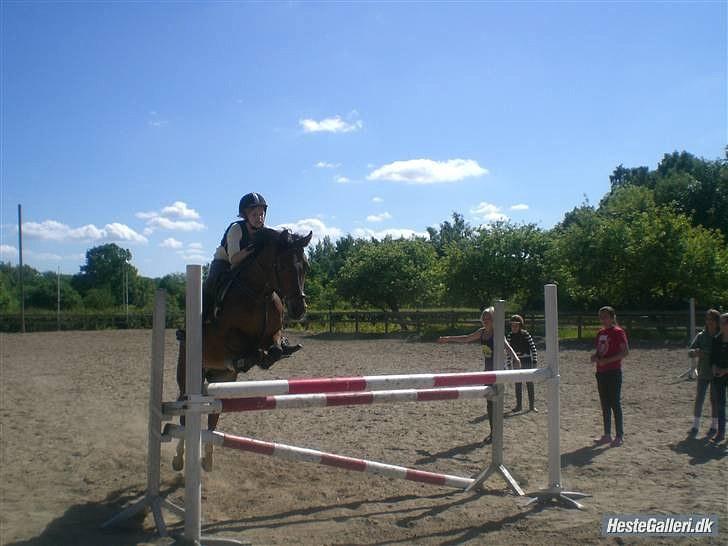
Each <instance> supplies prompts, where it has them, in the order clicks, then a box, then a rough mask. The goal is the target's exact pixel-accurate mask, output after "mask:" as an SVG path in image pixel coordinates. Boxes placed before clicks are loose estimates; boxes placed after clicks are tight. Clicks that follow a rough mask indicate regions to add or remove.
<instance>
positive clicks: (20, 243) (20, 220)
mask: <svg viewBox="0 0 728 546" xmlns="http://www.w3.org/2000/svg"><path fill="white" fill-rule="evenodd" d="M18 266H19V267H18V272H19V275H20V332H21V333H25V287H24V286H23V207H22V205H20V204H18Z"/></svg>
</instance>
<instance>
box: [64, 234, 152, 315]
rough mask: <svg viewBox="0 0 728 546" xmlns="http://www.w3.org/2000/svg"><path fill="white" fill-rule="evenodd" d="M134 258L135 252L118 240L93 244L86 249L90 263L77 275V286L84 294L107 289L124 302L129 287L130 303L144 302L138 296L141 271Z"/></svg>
mask: <svg viewBox="0 0 728 546" xmlns="http://www.w3.org/2000/svg"><path fill="white" fill-rule="evenodd" d="M130 261H131V252H130V251H129V250H127V249H124V248H121V247H119V246H118V245H116V244H114V243H110V244H106V245H101V246H97V247H94V248H91V249H89V250H88V251H87V252H86V264H85V265H82V266H81V272H80V273H79V274H78V275H75V276H74V278H73V286H74V288H76V290H78V291H79V292H80V293H81V294H82V295H85V294H87V292H88V291H89V290H91V289H94V288H96V289H100V290H105V291H106V292H108V293H109V294H110V295H111V297H112V300H113V304H116V305H121V304H122V303H124V297H125V289H128V290H129V296H130V297H129V303H130V304H132V305H136V304H137V303H141V305H144V302H143V301H142V302H138V301H137V300H136V299H135V298H136V297H137V296H138V295H139V294H138V293H136V292H135V290H134V288H135V286H136V285H137V281H138V278H139V273H138V272H137V269H136V268H135V267H134V266H133V265H131V264H130V263H129V262H130ZM125 275H126V279H125Z"/></svg>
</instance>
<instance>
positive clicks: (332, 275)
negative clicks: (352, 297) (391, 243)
mask: <svg viewBox="0 0 728 546" xmlns="http://www.w3.org/2000/svg"><path fill="white" fill-rule="evenodd" d="M363 244H366V243H365V242H364V241H362V240H361V239H354V238H353V237H352V236H351V235H347V236H346V237H342V238H340V239H338V240H337V241H336V242H335V243H334V242H333V241H332V240H331V238H330V237H328V236H326V237H324V238H323V239H322V240H321V241H319V242H318V243H316V244H315V245H314V246H312V247H310V249H309V251H308V262H309V267H310V269H309V273H308V275H307V276H306V294H308V299H309V302H310V303H311V305H312V307H314V308H319V309H328V308H333V307H337V306H339V305H342V304H343V301H342V297H341V295H340V293H339V292H338V291H337V290H336V279H337V278H338V276H339V271H340V270H341V267H342V266H343V265H344V263H345V262H346V259H347V258H348V257H349V255H351V254H352V252H354V251H355V249H356V248H357V247H359V246H361V245H363Z"/></svg>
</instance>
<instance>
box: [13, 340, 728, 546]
mask: <svg viewBox="0 0 728 546" xmlns="http://www.w3.org/2000/svg"><path fill="white" fill-rule="evenodd" d="M291 338H292V341H294V342H298V341H300V342H301V343H303V344H304V350H303V351H301V352H299V353H298V354H296V355H295V356H294V357H293V358H290V359H288V360H287V361H283V362H281V363H279V364H276V366H274V367H273V368H272V369H271V370H268V371H263V370H258V369H256V370H254V371H252V372H251V373H249V374H247V375H246V376H241V379H275V378H291V377H317V376H318V377H328V376H334V375H365V374H366V375H372V374H389V373H426V372H449V371H453V372H454V371H475V370H478V369H480V367H481V361H480V359H479V354H480V351H479V347H477V346H475V345H437V344H435V343H421V342H412V341H406V340H402V339H377V338H370V339H362V338H358V339H346V338H344V337H341V336H339V337H333V338H330V337H328V336H322V335H320V336H313V335H292V336H291ZM0 345H1V354H0V358H1V363H0V364H1V370H2V376H1V378H0V386H1V388H2V391H1V394H2V400H1V405H2V430H1V436H0V441H1V443H2V461H1V465H2V470H1V472H2V476H1V482H2V485H1V487H2V499H1V507H0V508H1V509H0V518H1V519H0V526H1V529H0V545H2V546H10V545H13V546H20V545H38V546H40V545H42V546H46V545H47V546H63V545H74V546H122V545H125V546H126V545H133V544H137V545H144V544H147V545H149V544H151V545H155V546H158V545H168V544H176V543H182V541H181V540H178V541H177V542H175V540H174V539H172V538H167V539H160V538H158V537H157V536H156V534H155V531H154V522H153V520H152V517H151V516H150V515H147V516H146V518H141V517H140V518H137V519H135V520H133V521H130V522H126V523H125V524H124V525H123V526H120V527H118V528H113V529H103V530H102V529H100V525H101V523H102V522H104V521H105V520H107V519H108V518H110V517H111V516H113V515H114V514H116V513H117V512H118V511H119V510H120V509H121V508H122V507H123V506H125V505H126V504H128V503H129V502H131V501H133V500H135V499H136V498H138V496H139V495H140V494H141V493H143V490H144V488H145V485H146V438H147V432H146V423H147V397H148V380H149V360H150V347H151V331H142V330H132V331H101V332H63V333H37V334H25V335H20V334H2V335H0ZM176 355H177V345H176V341H175V339H174V332H173V331H172V330H168V331H167V343H166V359H165V360H166V369H165V396H164V399H165V400H171V399H173V398H174V397H175V396H176V386H175V384H174V368H175V364H176ZM560 363H561V376H562V389H561V409H562V416H561V428H562V433H561V452H562V454H563V455H562V465H563V471H562V472H563V480H564V485H565V486H566V487H567V488H568V489H571V490H575V491H581V492H585V493H590V494H591V495H593V496H592V497H591V498H586V499H584V500H583V502H584V504H585V508H586V509H585V510H583V511H576V510H568V509H565V508H560V507H557V506H556V505H552V506H546V507H544V506H539V505H529V506H526V505H525V501H524V499H522V498H518V497H515V496H513V495H512V494H511V493H509V492H508V490H507V489H506V487H505V483H504V482H503V481H502V480H501V479H500V478H499V477H497V476H495V477H491V478H490V479H489V481H488V482H486V484H485V485H486V489H485V491H482V492H478V493H474V494H464V493H462V492H458V491H454V490H452V489H445V488H439V487H435V486H428V485H425V484H417V483H412V482H406V481H401V480H391V479H387V478H382V477H379V476H372V475H369V474H360V473H353V472H346V471H343V470H338V469H333V468H326V467H322V466H318V465H313V464H309V463H294V462H287V461H282V460H280V459H272V458H267V457H262V456H257V455H253V454H249V453H240V452H237V451H228V450H222V449H217V450H216V452H215V465H216V466H215V470H214V471H213V472H212V473H210V474H204V475H203V504H202V509H203V533H205V534H211V535H214V536H219V537H234V538H238V539H240V540H247V541H250V542H251V543H253V544H266V545H278V544H306V545H324V544H337V545H345V544H346V545H353V544H366V545H384V544H405V545H406V544H441V545H450V544H507V545H515V544H519V545H520V544H597V543H607V544H610V543H611V544H625V543H634V542H637V543H644V544H674V543H676V542H678V541H679V542H680V543H681V544H725V543H726V536H728V454H727V453H726V449H725V447H724V446H721V447H720V448H713V447H710V446H708V444H707V442H705V441H704V440H703V435H704V433H705V431H706V429H707V426H706V425H707V423H706V420H705V419H704V420H703V428H702V430H701V434H700V436H699V437H698V438H697V439H693V440H690V439H687V438H686V432H687V430H688V428H689V427H690V423H691V418H690V416H691V414H692V403H693V399H694V389H695V383H694V382H691V381H684V380H679V379H678V376H679V375H680V373H681V372H682V371H684V370H685V369H686V368H687V358H686V350H685V349H684V348H675V347H665V348H662V347H658V346H656V345H654V344H653V345H651V346H639V345H637V346H634V347H633V350H632V353H631V354H630V356H629V358H628V359H627V360H626V362H625V380H624V386H623V404H624V411H625V444H624V445H623V446H622V447H619V448H601V447H600V448H594V447H592V439H593V438H594V437H595V436H597V435H599V434H600V433H601V416H600V411H599V402H598V395H597V391H596V385H595V380H594V375H593V367H592V365H591V364H589V359H588V347H587V346H583V345H582V346H580V347H576V346H571V345H568V344H564V346H562V350H561V353H560ZM524 391H525V389H524ZM524 395H525V392H524ZM514 403H515V402H514V395H513V390H512V387H511V388H509V390H508V391H507V395H506V402H505V407H506V410H509V409H510V408H511V407H512V406H513V405H514ZM536 403H537V407H538V408H539V409H540V412H539V413H522V414H516V415H513V416H512V415H510V414H509V415H507V418H506V419H505V453H504V457H505V461H506V465H507V466H508V467H509V469H510V470H511V472H512V474H513V475H514V477H515V478H516V479H517V480H518V481H519V483H520V484H521V486H522V487H523V489H524V490H526V491H534V490H538V489H540V488H542V487H544V486H545V485H546V481H547V469H546V465H547V461H546V420H547V414H546V403H545V399H544V386H543V385H541V386H539V385H537V386H536ZM484 408H485V401H484V400H477V401H467V400H466V401H457V400H455V401H448V402H434V403H427V404H425V403H410V404H400V405H375V406H354V407H350V408H320V409H315V410H290V411H285V412H283V411H277V412H248V413H245V414H227V415H223V417H222V419H221V421H220V427H219V428H220V430H221V431H225V432H230V433H233V434H239V435H247V436H253V437H255V438H260V439H262V440H269V441H276V442H281V443H288V444H292V445H297V446H302V447H309V448H313V449H320V450H323V451H330V452H334V453H339V454H342V455H350V456H353V457H363V458H367V459H373V460H377V461H383V462H388V463H392V464H398V465H403V466H417V467H420V468H422V469H425V470H430V471H434V472H442V473H448V474H457V475H462V476H471V475H474V474H477V473H478V472H479V471H480V470H482V469H483V468H484V467H485V465H486V464H487V462H488V461H489V460H490V446H489V445H485V444H483V442H482V441H483V438H484V436H485V435H486V434H487V426H488V425H487V421H485V420H484V419H483V415H484ZM706 409H707V403H706ZM173 449H174V448H173V446H172V445H171V444H164V445H163V452H162V459H163V467H162V488H163V491H164V492H165V493H168V494H169V496H170V499H171V500H173V501H174V502H176V503H178V504H181V503H182V502H183V494H184V484H183V481H182V478H181V474H179V473H176V472H174V471H172V469H171V465H170V461H171V458H172V454H173ZM608 513H617V514H717V515H718V516H719V518H720V529H719V532H720V534H719V536H717V537H712V538H711V537H709V538H701V539H697V538H690V539H678V540H676V539H674V538H655V537H650V538H648V539H647V538H645V539H635V540H632V539H630V540H625V539H620V538H609V539H605V538H602V537H601V536H600V524H601V518H602V515H604V514H608ZM166 519H167V523H168V525H169V526H170V530H171V531H172V532H173V533H180V532H181V530H182V524H181V522H180V520H179V519H178V518H176V517H175V516H173V515H171V514H169V513H166Z"/></svg>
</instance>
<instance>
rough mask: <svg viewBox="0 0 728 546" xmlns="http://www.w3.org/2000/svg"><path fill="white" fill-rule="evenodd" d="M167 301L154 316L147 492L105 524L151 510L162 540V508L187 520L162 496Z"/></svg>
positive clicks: (157, 299)
mask: <svg viewBox="0 0 728 546" xmlns="http://www.w3.org/2000/svg"><path fill="white" fill-rule="evenodd" d="M165 313H166V301H165V292H164V290H157V291H156V293H155V295H154V314H153V315H152V365H151V375H150V379H149V434H148V437H147V492H146V494H145V495H144V496H143V497H142V498H141V499H139V500H138V501H137V502H135V503H134V504H132V505H131V506H128V507H127V508H125V509H124V510H122V511H121V512H119V513H118V514H117V515H116V516H114V517H113V518H111V519H110V520H108V521H106V522H105V523H103V524H102V527H108V526H110V525H114V524H116V523H119V522H121V521H124V520H127V519H129V518H131V517H133V516H134V515H136V514H137V513H139V512H141V511H142V510H144V509H145V508H147V507H149V509H150V510H151V511H152V514H153V516H154V524H155V525H156V527H157V532H158V533H159V536H162V537H165V536H167V526H166V525H165V523H164V517H163V515H162V508H167V509H168V510H170V511H171V512H173V513H175V514H177V515H178V516H184V509H183V508H181V507H179V506H177V505H176V504H173V503H172V502H170V501H169V500H167V499H166V498H163V497H162V496H160V494H159V485H160V455H161V451H162V446H161V429H162V388H163V378H164V329H165V322H166V321H165Z"/></svg>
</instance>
